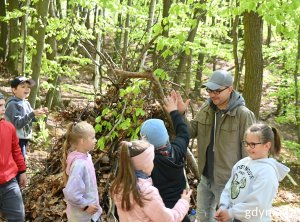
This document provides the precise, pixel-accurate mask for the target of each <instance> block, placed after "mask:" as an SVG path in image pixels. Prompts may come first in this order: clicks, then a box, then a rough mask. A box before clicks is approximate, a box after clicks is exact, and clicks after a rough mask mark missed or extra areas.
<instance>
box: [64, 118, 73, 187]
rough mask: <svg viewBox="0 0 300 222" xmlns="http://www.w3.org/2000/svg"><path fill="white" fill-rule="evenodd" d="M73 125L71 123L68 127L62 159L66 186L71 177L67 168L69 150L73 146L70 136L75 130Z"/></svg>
mask: <svg viewBox="0 0 300 222" xmlns="http://www.w3.org/2000/svg"><path fill="white" fill-rule="evenodd" d="M73 125H74V124H73V123H69V124H68V126H67V132H66V134H65V141H64V144H63V159H62V170H63V181H64V185H66V184H67V181H68V178H69V176H68V175H67V173H66V168H67V157H68V153H69V150H70V148H71V144H70V134H71V132H72V130H73Z"/></svg>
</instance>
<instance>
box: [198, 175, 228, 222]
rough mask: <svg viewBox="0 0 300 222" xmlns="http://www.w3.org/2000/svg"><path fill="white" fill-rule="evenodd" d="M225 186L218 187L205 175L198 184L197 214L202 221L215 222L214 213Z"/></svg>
mask: <svg viewBox="0 0 300 222" xmlns="http://www.w3.org/2000/svg"><path fill="white" fill-rule="evenodd" d="M222 190H223V188H217V187H216V186H215V185H214V183H213V182H211V181H210V180H209V179H207V178H206V177H205V176H203V175H202V176H201V180H200V183H199V184H198V186H197V216H198V219H199V220H200V221H201V222H215V221H216V220H215V219H214V215H215V212H216V208H217V205H218V203H219V201H220V196H221V193H222Z"/></svg>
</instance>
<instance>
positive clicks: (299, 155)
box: [283, 140, 300, 164]
mask: <svg viewBox="0 0 300 222" xmlns="http://www.w3.org/2000/svg"><path fill="white" fill-rule="evenodd" d="M283 146H284V147H285V148H286V149H288V150H289V151H290V153H291V154H290V155H292V156H293V159H296V160H295V163H298V164H300V144H299V143H296V142H294V141H291V140H284V141H283Z"/></svg>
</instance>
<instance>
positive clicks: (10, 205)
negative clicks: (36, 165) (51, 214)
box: [0, 93, 27, 221]
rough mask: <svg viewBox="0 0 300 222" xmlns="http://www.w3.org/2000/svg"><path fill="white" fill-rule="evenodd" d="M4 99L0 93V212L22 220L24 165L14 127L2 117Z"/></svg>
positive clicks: (23, 214) (10, 217) (5, 215)
mask: <svg viewBox="0 0 300 222" xmlns="http://www.w3.org/2000/svg"><path fill="white" fill-rule="evenodd" d="M4 104H5V100H4V97H3V95H2V94H1V93H0V157H1V158H0V193H1V195H0V203H1V204H0V212H1V213H2V214H3V216H4V217H5V218H6V219H7V220H8V221H24V220H25V212H24V204H23V199H22V194H21V191H20V187H19V185H18V182H17V180H16V176H17V174H19V184H20V186H21V187H24V186H25V185H26V182H27V179H26V174H25V171H26V166H25V162H24V157H23V156H22V153H21V149H20V147H19V142H18V138H17V135H16V129H15V127H14V126H13V125H12V124H11V123H9V122H7V121H5V120H4V119H3V116H4V112H5V108H4Z"/></svg>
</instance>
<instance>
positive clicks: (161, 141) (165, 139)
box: [140, 97, 190, 222]
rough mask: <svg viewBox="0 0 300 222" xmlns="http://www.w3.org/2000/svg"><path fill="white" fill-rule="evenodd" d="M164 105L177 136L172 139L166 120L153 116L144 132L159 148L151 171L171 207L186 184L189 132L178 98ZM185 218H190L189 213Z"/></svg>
mask: <svg viewBox="0 0 300 222" xmlns="http://www.w3.org/2000/svg"><path fill="white" fill-rule="evenodd" d="M164 108H165V109H166V111H167V112H168V113H170V115H171V118H172V122H173V126H174V129H175V132H176V137H175V138H174V140H172V141H171V142H170V140H169V134H168V131H167V129H166V127H165V124H164V122H163V121H162V120H160V119H149V120H147V121H145V122H144V123H143V124H142V127H141V131H140V134H141V136H142V137H143V138H145V139H146V140H147V141H148V142H150V143H151V144H153V146H154V148H155V157H154V169H153V171H152V173H151V177H152V180H153V185H154V186H155V187H156V188H157V189H158V190H159V193H160V195H161V197H162V199H163V201H164V203H165V205H166V207H167V208H173V207H174V206H175V204H176V203H177V201H178V200H179V199H180V198H181V194H182V192H183V190H184V189H185V188H186V178H185V175H184V163H185V159H186V153H187V146H188V144H189V133H188V128H187V125H186V124H185V122H184V120H183V117H182V115H181V114H180V113H179V112H178V110H177V101H176V99H174V98H172V97H167V98H166V99H165V106H164ZM183 221H184V222H188V221H190V220H189V218H188V216H187V215H186V216H185V218H184V219H183Z"/></svg>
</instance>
